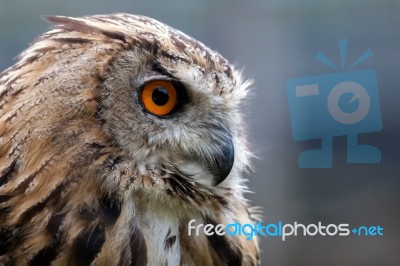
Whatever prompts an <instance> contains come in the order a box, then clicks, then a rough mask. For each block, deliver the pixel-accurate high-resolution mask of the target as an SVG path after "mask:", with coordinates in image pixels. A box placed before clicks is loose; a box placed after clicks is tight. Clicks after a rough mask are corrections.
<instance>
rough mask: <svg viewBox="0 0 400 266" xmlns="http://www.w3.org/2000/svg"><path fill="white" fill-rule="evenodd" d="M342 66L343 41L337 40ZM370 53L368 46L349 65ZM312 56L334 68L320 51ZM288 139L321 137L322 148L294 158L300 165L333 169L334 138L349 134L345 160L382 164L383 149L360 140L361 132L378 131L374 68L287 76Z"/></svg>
mask: <svg viewBox="0 0 400 266" xmlns="http://www.w3.org/2000/svg"><path fill="white" fill-rule="evenodd" d="M339 50H340V59H341V66H342V68H344V67H345V60H346V51H347V40H344V39H342V40H339ZM371 56H372V51H371V50H370V49H367V50H366V51H365V52H364V53H363V54H362V55H361V56H360V57H359V58H358V59H357V60H356V61H355V62H354V63H353V64H352V65H351V66H350V69H352V68H353V67H355V66H357V65H359V64H361V63H362V62H364V61H365V60H367V59H368V58H370V57H371ZM315 58H316V59H317V60H319V61H321V62H322V63H324V64H326V65H328V66H330V67H332V68H334V69H337V68H338V67H337V66H336V65H335V64H334V63H332V61H331V60H329V59H328V58H327V57H326V56H325V55H324V54H323V53H321V52H318V53H317V54H316V56H315ZM286 85H287V86H286V88H287V96H288V102H289V113H290V122H291V127H292V137H293V139H294V140H295V141H304V140H312V139H321V149H318V150H307V151H304V152H302V153H301V154H300V155H299V157H298V165H299V167H300V168H331V167H332V138H333V137H335V136H346V137H347V163H380V162H381V152H380V150H379V149H378V148H376V147H374V146H371V145H360V144H358V140H357V136H358V134H361V133H367V132H376V131H380V130H381V129H382V121H381V114H380V108H379V96H378V87H377V79H376V72H375V70H374V69H365V70H358V71H348V72H340V73H332V74H326V75H320V76H311V77H302V78H296V79H290V80H288V81H287V84H286Z"/></svg>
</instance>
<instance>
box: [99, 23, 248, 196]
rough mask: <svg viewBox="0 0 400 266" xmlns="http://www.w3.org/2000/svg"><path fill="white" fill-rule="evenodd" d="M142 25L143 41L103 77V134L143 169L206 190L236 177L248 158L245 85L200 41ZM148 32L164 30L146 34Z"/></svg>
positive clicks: (117, 60)
mask: <svg viewBox="0 0 400 266" xmlns="http://www.w3.org/2000/svg"><path fill="white" fill-rule="evenodd" d="M141 19H142V20H143V18H141ZM146 25H147V26H148V27H149V29H147V30H148V31H149V32H146V33H141V34H142V35H143V36H146V39H145V41H144V40H143V39H142V38H144V37H143V36H140V37H139V39H140V40H141V45H140V46H139V47H135V46H133V47H131V49H128V50H127V51H124V52H123V53H121V54H119V55H118V56H117V57H116V58H115V59H114V61H113V62H112V63H111V65H110V67H109V68H108V69H107V70H106V73H105V75H104V76H105V80H104V85H103V86H102V88H101V95H102V96H101V97H102V98H101V102H102V105H103V108H102V110H103V111H102V113H101V116H102V117H103V118H104V121H105V128H106V130H107V132H108V134H109V135H110V136H112V138H113V139H115V140H116V141H117V143H118V144H119V145H120V146H121V147H123V148H124V149H125V151H126V152H127V153H128V154H129V155H130V158H131V159H132V160H134V161H135V162H136V163H137V164H138V165H139V168H142V169H155V170H160V171H164V170H165V171H171V172H179V173H181V174H183V175H185V176H186V177H188V178H190V179H192V180H194V181H195V182H197V183H199V184H202V185H204V186H207V187H209V188H210V189H212V188H213V187H214V186H217V185H219V184H220V183H221V182H223V181H224V180H225V179H226V178H227V177H228V176H229V174H231V173H232V174H231V175H232V176H233V178H234V177H235V176H240V173H241V171H242V170H243V168H244V167H245V166H246V165H247V160H248V153H247V151H246V148H245V146H244V144H245V141H244V139H243V133H242V132H240V130H239V129H240V128H241V127H242V125H241V116H240V114H241V112H240V103H241V100H242V98H243V97H245V95H246V89H247V87H248V85H249V83H246V82H245V83H244V84H243V82H242V80H241V79H240V75H239V73H238V72H236V71H235V70H233V69H232V67H231V66H230V65H229V64H228V63H227V61H226V60H225V59H223V58H222V57H221V56H220V55H219V54H217V53H215V52H213V51H211V50H209V49H208V48H206V47H205V46H204V45H203V44H201V43H199V42H197V41H195V40H193V39H191V38H190V37H188V36H186V35H185V34H183V33H181V32H179V31H176V30H172V29H171V28H168V27H167V26H165V25H161V24H159V23H158V22H156V21H154V20H150V19H148V20H147V21H146ZM155 29H158V30H162V31H163V34H157V35H151V34H153V33H154V31H155ZM135 30H137V29H135ZM138 31H139V32H140V30H138ZM147 34H150V36H153V37H152V38H149V36H148V35H147ZM143 47H145V49H143ZM171 47H173V49H172V48H171ZM164 107H166V110H163V109H162V108H164ZM157 108H158V109H157ZM227 182H228V183H229V179H228V180H227Z"/></svg>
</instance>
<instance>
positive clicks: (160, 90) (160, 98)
mask: <svg viewBox="0 0 400 266" xmlns="http://www.w3.org/2000/svg"><path fill="white" fill-rule="evenodd" d="M178 96H179V95H178V91H177V89H176V87H175V85H174V84H173V83H172V82H171V81H168V80H152V81H149V82H147V83H146V84H145V85H144V86H143V87H142V89H141V91H140V98H141V103H142V105H143V108H144V109H145V110H146V111H147V112H149V113H151V114H153V115H156V116H161V117H162V116H167V115H171V114H172V113H173V112H174V110H176V107H177V106H178V104H179V97H178Z"/></svg>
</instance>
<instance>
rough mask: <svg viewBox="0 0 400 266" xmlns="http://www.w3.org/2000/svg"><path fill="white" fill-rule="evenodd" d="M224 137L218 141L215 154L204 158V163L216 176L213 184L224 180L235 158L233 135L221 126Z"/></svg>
mask: <svg viewBox="0 0 400 266" xmlns="http://www.w3.org/2000/svg"><path fill="white" fill-rule="evenodd" d="M219 130H220V131H221V132H222V135H223V136H224V137H223V138H221V139H220V141H218V142H216V144H215V145H216V146H217V147H216V148H215V151H216V152H214V154H212V155H211V156H208V157H207V158H202V159H201V161H202V162H203V165H204V166H205V167H206V168H207V169H208V171H209V172H210V173H211V174H212V175H213V176H214V180H213V185H214V186H216V185H218V184H220V183H222V181H224V180H225V179H226V178H227V177H228V175H229V173H230V172H231V170H232V167H233V162H234V158H235V149H234V146H233V142H232V137H231V135H230V134H229V133H228V132H227V131H226V130H224V129H222V128H219Z"/></svg>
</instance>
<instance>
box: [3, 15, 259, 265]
mask: <svg viewBox="0 0 400 266" xmlns="http://www.w3.org/2000/svg"><path fill="white" fill-rule="evenodd" d="M47 20H48V21H50V22H51V23H53V24H54V27H53V28H52V29H51V30H50V31H48V32H47V33H44V34H43V35H41V36H40V37H39V38H38V39H37V40H36V41H35V42H34V43H33V44H32V45H31V46H30V47H29V48H27V49H26V50H25V51H23V52H22V53H21V54H20V56H19V57H18V61H17V63H16V64H15V65H13V66H11V67H10V68H8V69H6V70H5V71H4V72H2V73H1V74H0V265H140V266H142V265H164V266H166V265H169V266H173V265H200V266H206V265H259V248H258V242H257V241H258V240H257V237H253V238H252V239H251V240H248V238H246V237H245V236H244V235H241V234H235V235H231V234H229V235H228V234H222V235H221V234H216V233H215V234H206V233H207V232H206V231H205V230H197V231H193V232H192V233H191V234H190V232H189V231H190V230H188V224H189V223H190V221H193V220H194V221H195V223H196V225H200V224H204V225H206V224H207V225H208V224H211V226H217V225H219V224H224V225H227V224H231V223H236V224H251V223H253V224H254V223H255V222H256V219H258V213H257V210H256V209H255V208H253V207H251V206H250V204H249V202H248V200H246V199H245V197H244V193H245V192H246V191H247V187H246V184H245V181H246V180H245V178H244V177H243V175H242V174H243V172H244V171H246V169H248V168H249V163H250V162H249V161H250V159H251V156H252V155H251V152H250V151H249V148H248V146H249V145H248V142H247V140H246V134H245V132H244V129H243V128H244V126H243V115H242V104H243V102H244V100H245V99H246V95H247V92H248V88H249V86H250V85H251V82H250V81H246V80H243V79H242V78H241V73H240V71H238V70H236V69H235V68H234V67H233V66H232V65H230V64H229V62H228V61H227V60H226V59H225V58H223V57H222V56H221V55H220V54H218V53H217V52H214V51H212V50H210V49H209V48H207V47H206V46H205V45H204V44H202V43H201V42H199V41H197V40H195V39H193V38H191V37H189V36H187V35H186V34H184V33H182V32H180V31H178V30H176V29H173V28H171V27H169V26H167V25H165V24H163V23H161V22H158V21H156V20H154V19H151V18H148V17H145V16H139V15H130V14H111V15H96V16H86V17H81V18H72V17H63V16H51V17H47ZM213 228H215V227H213ZM189 229H190V228H189Z"/></svg>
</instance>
